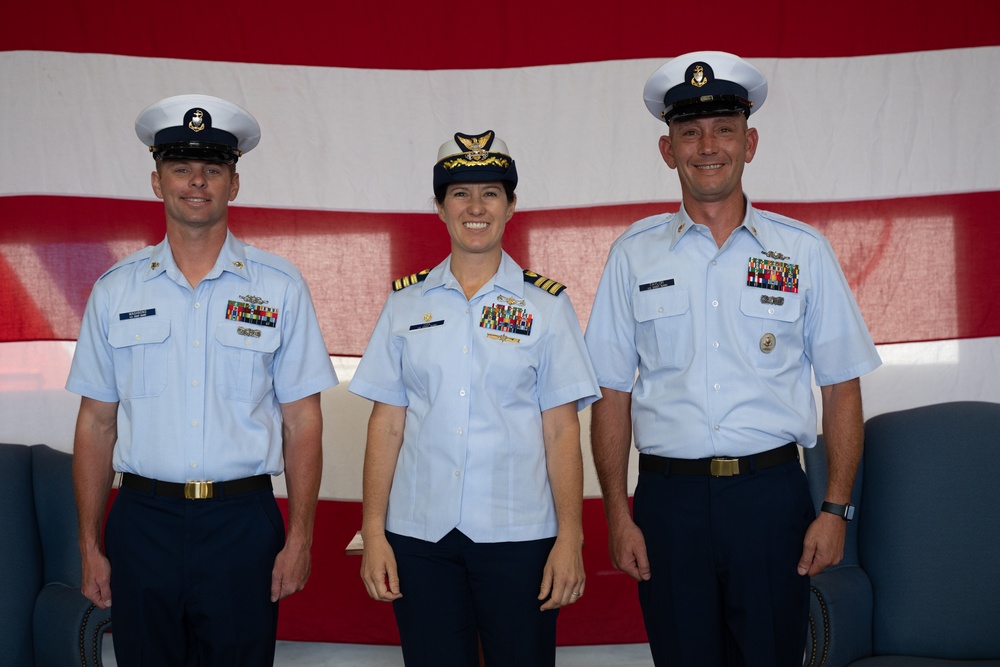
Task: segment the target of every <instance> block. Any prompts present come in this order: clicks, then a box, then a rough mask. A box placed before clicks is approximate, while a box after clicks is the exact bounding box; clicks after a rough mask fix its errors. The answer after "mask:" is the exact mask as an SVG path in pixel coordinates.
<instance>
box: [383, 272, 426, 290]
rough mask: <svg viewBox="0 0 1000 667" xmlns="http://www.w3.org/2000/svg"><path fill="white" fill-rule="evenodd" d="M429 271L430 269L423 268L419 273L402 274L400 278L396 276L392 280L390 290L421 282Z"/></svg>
mask: <svg viewBox="0 0 1000 667" xmlns="http://www.w3.org/2000/svg"><path fill="white" fill-rule="evenodd" d="M430 272H431V270H430V269H424V270H423V271H421V272H420V273H411V274H410V275H408V276H403V277H402V278H396V279H395V280H394V281H392V291H393V292H398V291H399V290H401V289H403V288H404V287H409V286H410V285H416V284H417V283H419V282H421V281H422V280H423V279H424V278H426V277H427V274H428V273H430Z"/></svg>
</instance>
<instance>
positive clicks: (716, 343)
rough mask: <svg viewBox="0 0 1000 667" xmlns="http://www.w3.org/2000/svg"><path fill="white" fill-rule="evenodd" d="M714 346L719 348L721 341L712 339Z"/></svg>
mask: <svg viewBox="0 0 1000 667" xmlns="http://www.w3.org/2000/svg"><path fill="white" fill-rule="evenodd" d="M712 347H714V348H715V349H719V341H717V340H713V341H712Z"/></svg>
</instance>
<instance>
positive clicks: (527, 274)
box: [524, 269, 566, 296]
mask: <svg viewBox="0 0 1000 667" xmlns="http://www.w3.org/2000/svg"><path fill="white" fill-rule="evenodd" d="M524 282H526V283H531V284H532V285H534V286H535V287H538V288H539V289H543V290H545V291H546V292H548V293H549V294H552V295H554V296H558V295H559V294H560V293H561V292H562V291H563V290H564V289H566V286H565V285H563V284H562V283H557V282H556V281H554V280H552V279H551V278H546V277H545V276H540V275H538V274H537V273H535V272H534V271H530V270H528V269H525V270H524Z"/></svg>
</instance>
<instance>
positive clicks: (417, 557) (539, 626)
mask: <svg viewBox="0 0 1000 667" xmlns="http://www.w3.org/2000/svg"><path fill="white" fill-rule="evenodd" d="M386 537H387V538H388V540H389V544H390V546H392V549H393V552H394V553H395V556H396V565H397V567H398V569H399V589H400V592H401V593H402V594H403V597H402V598H400V599H398V600H396V601H394V602H393V603H392V605H393V610H394V611H395V613H396V624H397V625H398V626H399V636H400V640H401V643H402V646H403V661H404V662H405V663H406V666H407V667H445V666H447V667H476V666H477V665H479V650H478V640H477V635H478V637H479V638H480V639H481V640H482V646H483V657H484V658H485V660H486V664H487V665H488V666H490V667H552V666H553V665H555V660H556V618H557V617H558V615H559V610H558V609H553V610H550V611H544V612H543V611H539V607H541V606H542V601H540V600H538V591H539V588H541V585H542V570H543V569H544V567H545V561H546V560H547V559H548V557H549V552H550V551H551V550H552V545H553V544H555V538H554V537H553V538H547V539H543V540H530V541H527V542H495V543H483V544H477V543H475V542H473V541H472V540H470V539H469V538H468V537H466V536H465V535H463V534H462V533H461V532H459V531H458V530H452V531H451V532H450V533H448V534H447V535H445V536H444V537H443V538H442V539H441V540H440V541H439V542H436V543H435V542H426V541H424V540H418V539H414V538H412V537H404V536H402V535H397V534H394V533H389V532H387V533H386Z"/></svg>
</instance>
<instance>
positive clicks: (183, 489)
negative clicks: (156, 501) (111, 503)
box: [121, 472, 271, 500]
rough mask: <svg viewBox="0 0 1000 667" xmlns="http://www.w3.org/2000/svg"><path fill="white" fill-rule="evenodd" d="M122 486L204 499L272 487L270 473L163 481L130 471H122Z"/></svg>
mask: <svg viewBox="0 0 1000 667" xmlns="http://www.w3.org/2000/svg"><path fill="white" fill-rule="evenodd" d="M121 485H122V486H124V487H126V488H129V489H132V490H133V491H139V492H141V493H146V494H149V495H151V496H170V497H171V498H187V499H188V500H203V499H205V498H214V497H216V496H221V497H225V496H235V495H238V494H240V493H250V492H251V491H263V490H264V489H270V488H271V476H270V475H256V476H255V477H244V478H243V479H234V480H230V481H228V482H184V483H180V482H162V481H160V480H158V479H150V478H149V477H143V476H142V475H134V474H132V473H130V472H126V473H122V483H121Z"/></svg>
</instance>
